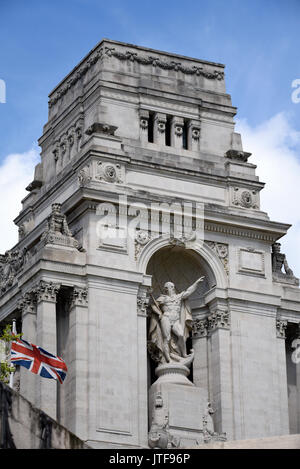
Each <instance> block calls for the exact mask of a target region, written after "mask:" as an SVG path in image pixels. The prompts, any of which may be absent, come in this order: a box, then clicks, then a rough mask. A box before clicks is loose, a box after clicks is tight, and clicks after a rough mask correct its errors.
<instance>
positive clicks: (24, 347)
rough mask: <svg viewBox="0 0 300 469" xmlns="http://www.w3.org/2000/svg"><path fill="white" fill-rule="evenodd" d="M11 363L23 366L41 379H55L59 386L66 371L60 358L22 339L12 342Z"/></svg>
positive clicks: (65, 366)
mask: <svg viewBox="0 0 300 469" xmlns="http://www.w3.org/2000/svg"><path fill="white" fill-rule="evenodd" d="M11 363H12V364H15V365H21V366H24V367H25V368H27V369H28V370H29V371H32V373H35V374H36V375H40V376H42V377H43V378H50V379H57V380H58V381H59V382H60V384H62V382H63V380H64V379H65V377H66V373H67V371H68V368H67V365H66V364H65V362H64V361H63V360H62V359H61V358H60V357H56V356H55V355H52V353H49V352H47V351H46V350H44V349H43V348H42V347H38V346H37V345H33V344H30V343H29V342H26V340H22V339H17V340H14V341H13V342H12V344H11Z"/></svg>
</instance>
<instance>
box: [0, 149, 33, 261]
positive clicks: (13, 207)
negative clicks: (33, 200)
mask: <svg viewBox="0 0 300 469" xmlns="http://www.w3.org/2000/svg"><path fill="white" fill-rule="evenodd" d="M39 160H40V157H39V152H38V149H37V148H36V147H33V148H32V149H31V150H29V151H27V152H25V153H13V154H11V155H8V156H7V157H6V158H5V159H4V160H3V163H2V164H1V166H0V197H1V199H0V200H1V203H0V220H1V229H0V253H4V252H5V251H6V250H7V249H10V248H12V247H13V246H14V245H15V244H16V243H17V242H18V229H17V227H16V226H15V224H14V222H13V219H14V218H15V217H16V216H17V215H18V213H19V212H20V210H21V208H22V205H21V200H22V199H23V198H24V197H25V196H26V195H27V194H28V192H26V190H25V187H27V186H28V184H29V183H30V182H31V181H32V179H33V173H34V167H35V165H36V164H37V163H38V162H39Z"/></svg>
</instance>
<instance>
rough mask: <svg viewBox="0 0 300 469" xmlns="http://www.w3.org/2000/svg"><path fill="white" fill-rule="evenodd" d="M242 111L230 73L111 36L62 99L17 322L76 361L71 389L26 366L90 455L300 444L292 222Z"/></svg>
mask: <svg viewBox="0 0 300 469" xmlns="http://www.w3.org/2000/svg"><path fill="white" fill-rule="evenodd" d="M236 111H237V110H236V108H235V107H233V106H232V103H231V97H230V96H229V95H228V94H227V93H226V89H225V81H224V65H222V64H218V63H213V62H207V61H202V60H198V59H194V58H190V57H183V56H179V55H175V54H170V53H166V52H162V51H156V50H152V49H147V48H143V47H138V46H135V45H131V44H125V43H120V42H116V41H111V40H106V39H105V40H102V41H101V42H100V43H99V44H98V45H97V46H96V47H95V48H94V49H93V50H92V51H91V52H90V53H89V54H88V55H87V56H86V57H85V58H84V59H83V60H82V61H81V62H80V63H79V64H78V65H77V66H76V67H75V68H74V69H73V70H72V71H71V72H70V73H69V75H67V76H66V77H65V78H64V79H63V80H62V81H61V82H60V83H59V84H58V85H57V87H56V88H55V89H54V90H53V91H52V92H51V93H50V95H49V118H48V122H47V123H46V125H45V126H44V129H43V135H42V136H41V138H40V139H39V145H40V147H41V162H40V163H39V164H38V165H37V166H36V168H35V174H34V179H33V181H32V182H31V183H30V184H29V185H28V187H27V190H28V192H29V194H28V195H27V197H25V199H24V200H23V201H22V203H23V208H22V211H21V212H20V214H19V215H18V217H17V218H16V220H15V223H16V225H17V226H18V227H19V242H18V243H17V245H16V246H14V247H13V248H12V249H11V250H10V251H8V252H6V253H5V254H3V255H1V258H0V266H1V271H0V282H1V283H0V288H1V293H0V295H1V296H0V320H1V321H2V324H4V323H6V322H9V321H11V319H12V318H17V326H18V330H19V331H21V330H22V332H23V337H24V339H25V340H27V341H29V342H32V343H34V344H37V345H40V346H42V347H43V348H45V349H46V350H48V351H49V352H51V353H55V354H58V355H59V356H61V357H63V358H64V360H65V361H66V363H67V365H68V374H67V378H66V380H65V382H64V383H63V385H60V384H58V383H56V382H55V381H54V380H47V379H42V378H40V377H38V376H36V375H34V374H33V373H30V372H28V371H27V370H26V369H24V368H21V369H20V378H19V389H20V393H21V394H22V395H23V396H24V397H25V398H26V399H28V400H29V401H31V402H32V403H33V404H34V405H35V406H36V407H38V408H40V409H42V410H43V411H44V412H45V413H47V414H48V415H49V416H50V417H52V418H54V419H56V420H57V421H58V422H59V423H60V424H61V425H63V426H64V427H65V428H67V429H68V430H69V431H71V432H72V433H73V434H75V435H76V436H77V437H78V438H80V439H81V440H83V441H85V442H86V443H87V444H88V445H89V446H92V447H95V448H113V447H119V448H121V447H125V448H132V447H142V448H146V447H148V446H150V447H166V446H169V447H178V446H181V447H182V446H184V445H189V446H191V445H194V444H200V443H202V442H203V441H204V442H205V441H211V440H220V441H223V440H225V439H227V440H238V439H249V438H259V437H271V436H279V435H285V434H288V433H300V407H299V399H300V382H299V379H300V378H299V376H300V374H299V365H297V363H296V362H297V357H296V356H295V352H297V349H296V345H297V339H298V338H299V337H300V331H299V329H298V327H299V323H300V290H299V288H298V285H299V282H298V279H297V278H295V276H294V274H293V272H292V270H291V268H290V267H289V265H288V263H287V259H286V257H285V255H284V254H283V253H281V252H280V244H279V243H278V240H280V238H281V237H282V236H284V235H285V234H286V232H287V230H288V228H289V227H290V225H287V224H285V223H281V222H276V221H271V220H270V219H269V217H268V215H267V213H265V212H264V211H263V210H262V209H261V207H260V191H261V190H262V189H263V187H264V184H263V183H262V182H260V181H259V179H258V177H257V176H256V172H255V170H256V166H255V165H254V164H252V163H251V158H250V156H251V154H250V153H248V152H246V151H244V150H243V147H242V142H241V136H240V135H239V134H238V133H236V132H235V123H234V116H235V114H236ZM250 150H251V149H250ZM283 215H284V214H283ZM201 277H204V278H202V279H201V282H200V281H199V283H197V282H196V281H197V279H199V278H201ZM166 282H168V284H170V282H172V284H174V285H175V288H176V294H175V296H174V295H173V296H172V294H170V295H171V296H168V295H166V293H165V291H163V288H164V285H165V284H166ZM195 282H196V283H195ZM191 285H192V286H193V288H192V289H191ZM150 287H151V288H150ZM172 288H173V287H172ZM180 292H185V296H184V295H181V296H180V294H179V293H180ZM164 293H165V295H164ZM187 296H189V298H188V305H189V306H188V308H189V314H190V316H189V319H188V321H187V322H186V324H187V329H186V331H187V335H185V336H184V340H185V342H183V339H182V337H183V336H182V334H181V332H178V330H177V332H176V330H175V326H174V321H173V323H171V325H169V327H170V328H171V329H170V330H171V339H170V340H169V342H168V341H167V339H166V332H165V331H164V330H163V328H162V329H160V327H162V326H160V322H159V321H161V317H162V316H165V317H168V318H170V317H171V316H172V314H171V313H172V311H173V312H174V311H175V310H172V308H171V307H170V305H169V303H170V301H171V300H170V298H171V299H172V298H175V300H176V301H177V303H176V301H175V300H174V301H175V303H176V304H177V306H176V308H177V310H176V311H177V312H178V311H179V309H178V308H179V306H178V305H179V303H180V302H181V303H180V305H181V306H182V304H183V302H184V300H185V299H186V297H187ZM166 298H167V300H166ZM168 301H169V303H168ZM172 301H173V300H172ZM155 305H156V306H157V311H158V313H157V311H156V313H155V307H154V306H155ZM181 306H180V307H181ZM170 308H171V309H170ZM186 311H187V310H186ZM160 313H162V315H161V316H160ZM155 314H157V316H155ZM176 314H177V313H176ZM158 316H159V318H158ZM155 318H156V322H155ZM152 319H153V320H154V322H153V324H154V325H153V324H152V323H151V321H152ZM161 323H162V321H161ZM151 324H152V325H151ZM153 331H154V332H153ZM155 331H156V332H155ZM156 333H160V334H161V335H160V339H161V341H162V342H161V343H162V346H161V348H159V346H158V345H157V344H158V342H159V337H158V336H157V335H155V334H156ZM153 337H154V338H153ZM157 337H158V339H157ZM179 339H180V340H181V341H182V342H181V346H182V348H181V352H180V353H178V347H179V345H180V344H179ZM172 341H173V342H172ZM295 341H296V342H295ZM299 343H300V340H299ZM166 344H167V345H166ZM295 344H296V345H295ZM166 346H170V348H169V352H170V350H171V347H173V349H172V350H173V352H174V350H175V352H174V353H173V354H172V353H171V352H170V355H171V358H170V361H168V353H167V352H166V353H165V350H166V348H165V347H166ZM176 347H177V349H176ZM184 347H186V353H184V351H182V350H184ZM159 350H160V351H161V352H162V354H161V356H160V358H159V357H158V355H157V351H159ZM176 350H177V352H176Z"/></svg>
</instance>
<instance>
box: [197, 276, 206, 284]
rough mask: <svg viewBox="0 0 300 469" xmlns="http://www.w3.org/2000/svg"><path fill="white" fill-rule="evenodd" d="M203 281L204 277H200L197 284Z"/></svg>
mask: <svg viewBox="0 0 300 469" xmlns="http://www.w3.org/2000/svg"><path fill="white" fill-rule="evenodd" d="M204 279H205V277H204V276H203V277H200V278H198V280H197V282H198V283H200V282H203V280H204Z"/></svg>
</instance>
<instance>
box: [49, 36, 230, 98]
mask: <svg viewBox="0 0 300 469" xmlns="http://www.w3.org/2000/svg"><path fill="white" fill-rule="evenodd" d="M154 54H155V55H154ZM104 58H105V59H107V60H109V59H111V58H116V59H118V60H120V61H123V62H124V61H129V62H134V63H138V64H140V65H149V66H152V67H154V68H159V69H162V70H173V71H174V72H181V73H183V74H187V75H196V76H203V77H204V78H206V79H209V80H224V71H223V70H224V65H223V64H217V63H214V62H208V61H203V60H199V59H192V58H190V57H184V56H180V55H177V54H170V53H168V52H162V51H157V50H153V49H148V48H144V47H139V46H135V45H132V44H126V43H121V42H116V41H109V40H103V41H101V42H100V43H99V44H98V45H96V47H95V48H94V49H92V50H91V51H90V53H89V54H88V55H87V56H86V57H85V58H84V59H83V60H82V61H81V62H80V63H79V64H78V65H77V66H76V67H75V68H74V69H73V70H72V71H71V72H70V73H69V74H68V75H67V76H66V77H65V78H64V79H63V80H62V81H61V82H60V83H59V84H58V85H57V86H56V87H55V88H54V90H53V91H52V92H51V93H50V94H49V98H50V99H49V107H52V106H53V105H54V104H55V103H56V102H57V101H58V100H59V99H60V98H61V97H62V96H63V95H65V94H66V93H67V91H68V90H69V89H70V88H71V87H73V86H74V85H75V84H76V83H77V82H78V80H80V79H81V78H82V77H83V76H84V75H85V74H86V73H87V72H88V70H89V69H90V68H91V67H92V66H94V65H95V64H96V63H97V62H98V61H102V60H103V59H104Z"/></svg>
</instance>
